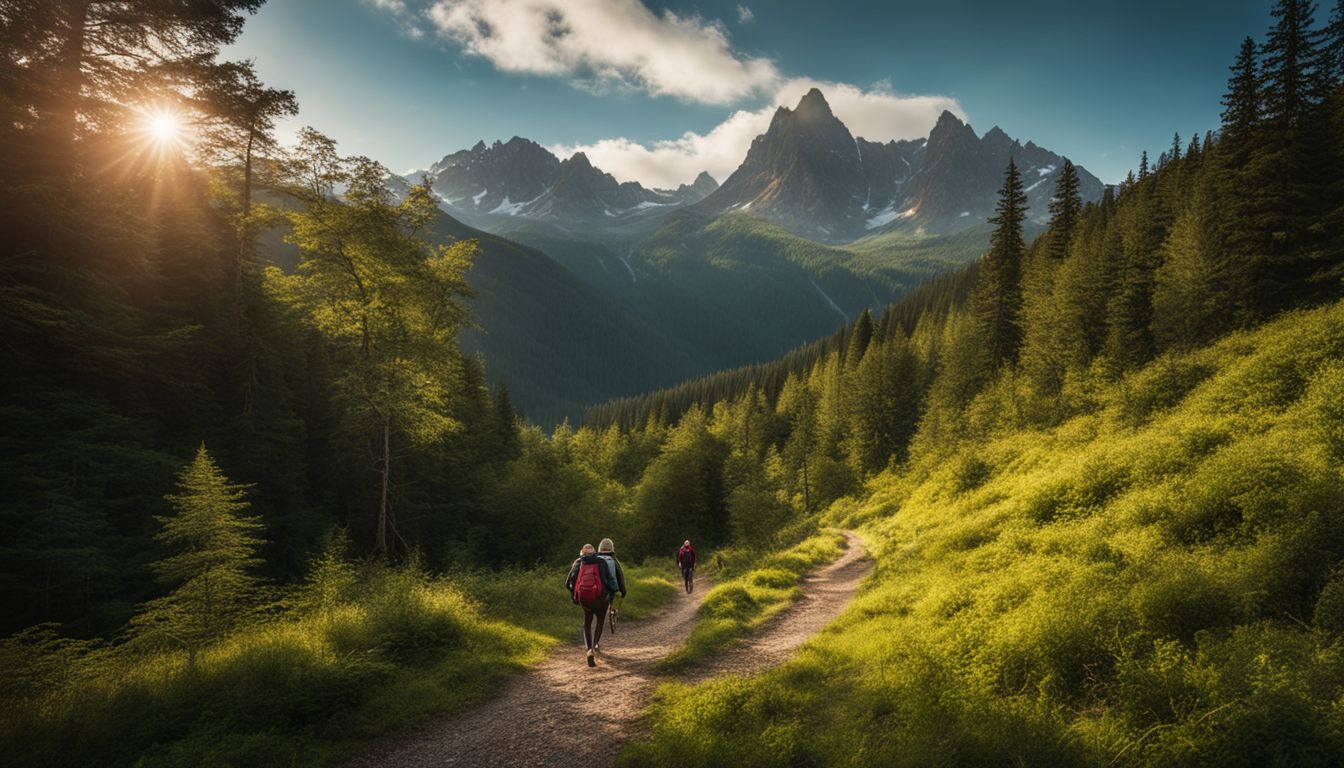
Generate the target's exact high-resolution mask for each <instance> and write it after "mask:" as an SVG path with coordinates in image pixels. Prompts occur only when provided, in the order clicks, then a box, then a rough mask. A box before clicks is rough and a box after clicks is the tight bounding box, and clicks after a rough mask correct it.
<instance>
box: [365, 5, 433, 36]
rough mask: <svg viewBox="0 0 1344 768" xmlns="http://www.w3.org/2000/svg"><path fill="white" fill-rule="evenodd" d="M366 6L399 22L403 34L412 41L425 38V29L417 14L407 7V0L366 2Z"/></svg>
mask: <svg viewBox="0 0 1344 768" xmlns="http://www.w3.org/2000/svg"><path fill="white" fill-rule="evenodd" d="M364 4H365V5H367V6H369V7H370V8H373V9H374V10H378V11H383V12H384V13H387V14H388V15H390V16H391V17H392V18H393V19H394V20H395V21H396V22H397V26H398V27H399V28H400V29H401V32H402V34H404V35H406V36H407V37H409V38H411V39H412V40H419V39H421V38H423V37H424V36H425V30H424V28H423V27H421V26H420V24H419V23H418V21H417V19H416V15H415V13H414V12H412V11H411V9H410V8H409V7H407V5H406V0H364Z"/></svg>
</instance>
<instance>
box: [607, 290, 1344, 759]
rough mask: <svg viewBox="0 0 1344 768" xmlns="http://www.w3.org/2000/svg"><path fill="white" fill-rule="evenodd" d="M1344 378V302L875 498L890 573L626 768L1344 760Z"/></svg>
mask: <svg viewBox="0 0 1344 768" xmlns="http://www.w3.org/2000/svg"><path fill="white" fill-rule="evenodd" d="M1341 361H1344V304H1339V305H1335V306H1333V307H1329V308H1325V309H1321V310H1316V311H1312V312H1302V313H1296V314H1293V315H1289V316H1286V317H1283V318H1281V319H1279V320H1277V321H1275V322H1273V323H1271V324H1269V325H1267V326H1265V327H1263V328H1261V329H1259V330H1256V331H1254V332H1248V333H1242V334H1237V335H1234V336H1232V337H1229V338H1228V339H1226V340H1224V341H1222V342H1221V343H1219V344H1217V345H1215V346H1213V347H1211V348H1208V349H1205V350H1201V351H1197V352H1194V353H1190V354H1186V355H1180V356H1171V357H1169V358H1165V359H1164V360H1161V361H1159V362H1157V363H1155V364H1153V365H1152V366H1150V367H1149V368H1147V369H1146V370H1144V371H1141V372H1139V373H1137V374H1135V375H1133V376H1131V377H1129V378H1127V379H1126V380H1124V381H1123V382H1121V383H1120V384H1118V385H1113V386H1109V387H1103V388H1101V389H1100V390H1099V391H1098V393H1097V403H1096V407H1095V408H1093V409H1091V410H1090V412H1089V413H1088V415H1082V416H1078V417H1075V418H1073V419H1072V420H1069V421H1067V422H1065V423H1064V424H1062V425H1060V426H1058V427H1056V428H1052V429H1046V430H1031V431H1021V432H1016V433H1009V434H1005V435H1002V436H1000V437H997V438H995V439H991V440H988V441H986V442H983V443H979V444H970V445H965V446H962V447H959V448H954V449H951V451H950V455H947V456H939V457H936V459H935V458H931V459H929V460H926V461H925V462H924V463H923V464H921V465H918V466H915V467H912V468H909V469H907V470H906V471H905V472H904V473H903V474H900V475H888V476H883V477H881V478H879V479H878V480H877V481H875V482H874V484H873V488H872V493H871V495H870V496H869V497H868V498H866V499H864V500H862V501H860V502H856V503H852V504H849V505H841V506H837V508H836V509H834V510H832V515H833V516H834V517H835V518H837V519H844V518H848V519H847V522H849V523H851V524H853V523H860V522H861V523H865V524H866V526H867V528H866V535H867V537H868V540H869V542H870V544H871V547H870V549H871V550H872V551H873V553H874V555H875V557H876V558H877V561H878V569H877V573H876V575H875V577H874V578H873V581H872V583H870V585H869V586H868V588H867V589H866V590H865V591H864V592H863V593H862V594H861V595H860V597H859V598H858V599H857V600H856V601H855V604H854V605H853V607H852V608H851V609H850V610H849V611H848V612H847V613H846V614H845V615H844V616H843V617H842V618H841V619H840V620H839V621H837V622H836V624H835V625H833V626H832V628H830V629H829V630H828V631H827V632H825V633H824V634H823V635H821V636H820V637H819V638H818V639H817V640H815V641H814V642H812V643H811V644H810V646H808V647H807V648H806V649H805V650H804V651H803V652H802V653H801V654H800V656H799V657H798V658H797V659H796V660H795V661H794V662H791V663H790V664H788V665H786V666H785V667H783V668H781V669H779V670H778V671H776V672H773V673H770V674H767V675H764V676H761V677H759V678H756V679H752V680H724V681H719V682H712V683H709V684H707V685H704V686H700V687H698V688H694V689H687V688H671V689H668V690H665V691H664V693H663V695H662V697H661V698H660V702H659V703H658V704H657V705H656V706H655V707H654V710H653V717H652V725H653V734H654V735H653V737H652V739H651V740H650V741H648V742H646V743H644V744H642V745H639V746H637V747H636V748H634V749H632V750H630V751H629V752H628V753H627V755H626V759H627V761H628V763H629V764H632V765H681V764H685V763H686V762H691V763H695V764H700V765H725V766H730V765H731V766H757V765H912V766H913V765H948V764H955V765H1008V764H1011V765H1247V766H1252V765H1274V764H1278V765H1338V764H1339V762H1340V756H1341V755H1344V641H1342V640H1341V635H1340V634H1339V633H1340V631H1341V630H1344V581H1341V577H1340V575H1339V571H1338V568H1339V565H1340V562H1341V557H1344V472H1342V470H1344V362H1341ZM1332 575H1333V576H1332ZM1332 579H1333V580H1332Z"/></svg>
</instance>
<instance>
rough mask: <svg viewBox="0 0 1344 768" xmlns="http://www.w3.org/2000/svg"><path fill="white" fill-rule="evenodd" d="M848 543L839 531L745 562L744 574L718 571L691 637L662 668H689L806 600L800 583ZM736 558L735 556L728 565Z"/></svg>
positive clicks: (819, 535)
mask: <svg viewBox="0 0 1344 768" xmlns="http://www.w3.org/2000/svg"><path fill="white" fill-rule="evenodd" d="M844 540H845V538H844V536H842V535H840V534H839V533H836V532H835V531H824V532H822V533H818V534H816V535H814V536H811V537H809V538H807V539H805V540H803V541H802V542H800V543H798V544H796V545H794V546H792V547H790V548H789V549H786V550H784V551H782V552H776V553H774V554H771V555H767V556H765V557H763V558H760V559H756V558H751V559H750V560H745V561H744V562H747V563H750V567H748V568H746V569H745V570H742V569H738V570H737V571H736V572H735V571H734V569H733V568H731V567H728V568H725V569H723V570H721V571H719V573H718V574H716V575H717V578H716V579H715V581H716V582H717V583H716V584H715V586H714V587H713V588H712V589H710V590H709V594H707V595H705V599H704V602H702V603H701V604H700V608H699V609H698V612H697V615H696V622H695V628H694V629H692V630H691V634H690V637H688V638H686V642H685V643H684V644H683V645H682V646H681V647H680V648H678V649H677V650H675V651H673V652H672V653H670V654H668V655H667V657H666V658H665V659H663V660H662V662H660V664H659V666H660V667H661V668H662V669H663V670H665V671H675V670H677V669H682V668H684V667H687V666H689V665H691V664H694V663H696V662H698V661H700V660H701V659H703V658H705V657H706V656H708V655H710V654H711V653H714V652H715V651H718V650H722V649H723V648H726V647H727V646H729V645H731V644H732V643H733V642H734V641H736V640H738V639H740V638H742V637H743V636H745V635H747V634H748V633H750V632H751V631H752V630H754V629H756V628H757V627H760V626H761V625H762V624H764V623H765V622H767V621H769V620H770V619H771V618H773V617H774V616H777V615H778V614H779V613H780V612H781V611H783V610H784V609H785V608H788V607H789V606H790V605H792V604H793V603H794V601H796V600H797V599H798V598H799V597H801V596H802V590H801V589H800V588H799V587H798V582H799V580H801V579H802V578H803V576H805V575H806V574H807V573H808V572H810V571H811V570H813V569H814V568H817V567H818V566H821V565H825V564H826V563H829V562H831V561H832V560H834V559H835V558H837V557H839V556H840V552H841V550H842V545H843V544H844ZM736 559H737V558H734V557H732V556H731V555H730V556H729V558H728V561H729V562H733V561H734V560H736ZM697 570H698V569H697ZM725 577H726V578H725Z"/></svg>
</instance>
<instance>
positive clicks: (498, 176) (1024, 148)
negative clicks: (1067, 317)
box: [421, 88, 1103, 243]
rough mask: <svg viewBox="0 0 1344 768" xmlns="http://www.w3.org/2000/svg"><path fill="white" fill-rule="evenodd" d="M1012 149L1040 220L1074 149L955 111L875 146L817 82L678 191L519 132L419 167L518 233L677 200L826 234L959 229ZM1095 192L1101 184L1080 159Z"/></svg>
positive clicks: (457, 205)
mask: <svg viewBox="0 0 1344 768" xmlns="http://www.w3.org/2000/svg"><path fill="white" fill-rule="evenodd" d="M1010 157H1011V158H1013V159H1014V160H1015V161H1016V162H1017V165H1018V168H1019V170H1020V171H1021V172H1022V175H1023V178H1024V179H1025V180H1026V191H1027V196H1028V200H1029V203H1030V206H1031V209H1032V211H1033V212H1035V213H1036V220H1037V221H1036V223H1037V224H1043V223H1044V215H1045V211H1046V208H1047V205H1048V203H1049V200H1050V197H1051V195H1052V194H1053V193H1054V187H1055V179H1056V176H1057V175H1058V173H1059V171H1060V169H1061V167H1062V166H1063V162H1064V158H1063V157H1062V156H1060V155H1058V154H1056V153H1054V152H1051V151H1049V150H1047V149H1045V148H1043V147H1040V146H1038V145H1036V144H1035V143H1034V142H1031V141H1028V142H1026V143H1025V144H1023V143H1022V142H1020V141H1018V140H1016V139H1013V138H1011V137H1010V136H1008V134H1006V133H1005V132H1004V131H1003V130H1002V129H1001V128H999V127H998V126H994V127H993V128H991V129H990V130H989V131H988V132H986V133H985V134H984V136H977V135H976V133H975V131H974V129H972V128H971V126H970V125H968V124H966V123H964V122H962V121H961V120H960V119H958V118H957V117H956V116H955V115H953V114H952V113H951V112H943V113H942V115H941V116H940V117H939V119H938V121H937V123H936V124H935V125H934V127H933V129H932V131H930V133H929V135H928V137H927V138H922V139H913V140H901V141H888V142H886V143H880V142H874V141H868V140H867V139H864V138H862V137H855V136H853V135H852V134H851V133H850V131H849V129H848V128H847V127H846V126H845V124H844V123H843V122H841V120H840V119H839V118H837V117H836V116H835V115H834V113H832V112H831V109H830V105H829V104H828V103H827V102H826V98H825V96H824V95H823V94H822V93H821V91H819V90H817V89H815V88H814V89H812V90H810V91H808V93H807V94H806V95H804V96H803V98H802V100H801V101H799V103H798V105H797V106H796V107H795V108H793V109H789V108H788V107H780V108H779V109H778V110H776V112H775V114H774V117H773V118H772V119H771V121H770V127H769V129H768V130H767V131H766V132H765V133H763V134H761V135H760V136H757V137H756V139H755V140H754V141H753V142H752V144H751V147H750V148H749V149H748V150H747V155H746V158H745V159H744V160H743V162H742V164H741V166H739V167H738V169H737V170H736V171H734V172H733V173H732V175H730V176H729V177H728V178H727V179H726V180H725V181H724V183H723V185H722V186H719V184H718V183H717V182H716V181H715V180H714V179H713V178H712V177H710V176H709V174H708V173H704V172H702V173H701V174H700V175H699V176H698V177H697V178H696V179H695V181H694V182H693V183H691V184H683V185H682V186H680V187H679V188H677V189H648V188H646V187H644V186H643V185H641V184H640V183H639V182H636V181H626V182H618V181H617V180H616V179H615V177H613V176H612V175H611V174H609V173H606V172H604V171H602V170H601V169H599V168H596V167H594V166H593V165H592V163H591V162H590V161H589V160H588V157H587V156H586V155H584V154H583V153H582V152H578V153H575V154H574V155H573V156H571V157H569V158H567V159H565V160H561V159H560V158H558V157H556V156H555V155H554V154H552V153H551V152H550V151H549V150H547V149H546V148H545V147H542V146H541V145H539V144H537V143H536V142H533V141H530V140H528V139H524V138H520V137H518V136H514V137H513V138H511V139H509V141H507V142H500V141H496V142H495V143H494V144H492V145H489V146H487V145H486V144H485V142H484V141H480V142H477V143H476V145H475V146H474V147H472V148H471V149H463V150H460V151H457V152H454V153H452V154H450V155H446V156H444V157H443V158H442V159H440V160H439V161H437V162H435V163H434V164H432V165H431V166H430V167H429V168H428V169H427V170H425V171H423V172H421V174H422V175H424V176H427V177H428V178H429V179H430V181H431V182H432V183H433V185H434V190H435V192H436V193H437V194H438V195H439V196H440V198H441V199H442V205H443V209H444V211H445V212H447V213H448V214H450V215H452V216H455V217H457V218H460V219H461V220H463V221H465V222H468V223H470V224H472V225H473V226H477V227H480V228H482V229H485V230H487V231H493V232H499V233H506V232H509V231H512V230H516V229H519V228H523V225H521V224H520V222H532V223H536V224H543V225H549V226H550V227H552V228H554V229H556V230H561V231H568V232H582V233H587V234H588V235H590V236H591V235H592V233H593V231H594V228H596V230H597V231H598V232H601V233H604V234H608V233H617V234H626V235H627V236H640V235H644V234H647V233H648V232H649V231H651V229H652V227H653V226H655V225H656V224H658V223H659V222H661V221H662V220H663V219H665V218H666V217H667V216H668V215H669V214H671V213H672V212H674V211H676V210H679V209H689V210H692V211H695V212H696V213H699V214H701V215H708V216H717V215H721V214H724V213H728V212H732V211H738V212H743V213H751V214H752V215H757V216H762V217H765V218H768V219H770V220H772V221H774V222H776V223H778V224H780V225H781V226H783V227H784V228H786V229H788V230H790V231H791V232H793V233H795V234H798V235H801V236H803V237H808V238H811V239H814V240H820V241H822V242H827V243H843V242H849V241H852V240H855V239H858V238H861V237H865V236H868V235H872V234H880V233H882V232H887V231H892V230H901V231H907V232H911V233H947V232H953V231H956V230H959V229H964V228H966V227H968V226H974V225H976V224H979V223H981V222H983V221H984V219H985V218H986V217H987V216H989V215H990V214H991V212H992V211H993V208H994V203H995V200H996V193H997V191H998V188H999V185H1000V184H1001V183H1002V179H1003V170H1004V168H1005V167H1007V165H1008V159H1009V158H1010ZM1078 170H1079V188H1080V193H1081V195H1082V198H1083V200H1084V201H1087V200H1095V199H1099V198H1100V197H1101V193H1102V189H1103V185H1102V183H1101V181H1100V180H1099V179H1097V178H1096V177H1095V176H1093V175H1092V174H1091V173H1089V172H1088V171H1087V170H1086V169H1085V168H1079V169H1078Z"/></svg>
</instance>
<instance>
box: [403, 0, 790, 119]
mask: <svg viewBox="0 0 1344 768" xmlns="http://www.w3.org/2000/svg"><path fill="white" fill-rule="evenodd" d="M379 4H380V5H381V4H382V3H379ZM425 18H427V19H428V20H429V22H430V24H431V25H432V27H433V31H434V32H435V33H437V34H438V35H439V36H441V37H443V38H445V39H448V40H451V41H453V42H455V43H457V44H458V45H461V46H462V48H463V49H464V50H465V51H467V52H468V53H470V54H472V55H475V56H480V57H483V58H485V59H487V60H489V61H490V62H491V63H492V64H493V65H494V66H495V67H497V68H498V69H500V70H503V71H508V72H526V73H530V74H538V75H552V76H572V77H575V78H576V79H578V80H580V81H593V80H596V81H598V82H606V83H609V84H611V85H614V86H618V87H636V88H640V89H643V90H645V91H647V92H648V93H650V94H652V95H655V96H673V97H676V98H680V99H685V100H688V101H697V102H703V103H708V104H731V103H733V102H736V101H739V100H741V99H744V98H747V97H750V96H752V95H754V94H757V93H759V92H761V91H768V90H769V89H770V88H771V87H773V86H774V85H775V84H776V82H777V81H778V80H779V73H778V71H777V70H776V68H775V64H774V62H773V61H771V60H769V59H766V58H754V57H749V56H742V55H739V54H737V53H736V52H735V51H733V49H732V46H731V45H730V43H729V40H728V35H727V33H726V32H725V31H724V28H723V26H722V24H720V23H718V22H715V21H708V20H706V19H703V18H701V17H699V16H679V15H677V14H674V13H672V12H671V11H663V13H662V14H661V15H657V14H654V13H653V12H652V11H650V10H649V9H648V8H646V7H645V6H644V4H643V3H641V2H639V0H588V1H587V2H583V3H574V2H562V1H561V0H436V2H434V3H433V4H432V5H430V6H429V8H428V9H427V10H426V11H425Z"/></svg>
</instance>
